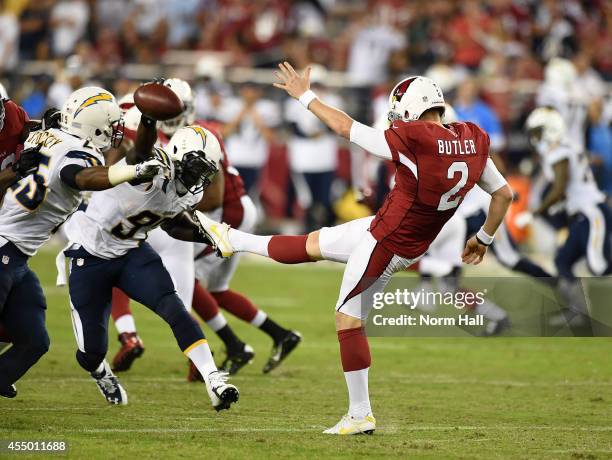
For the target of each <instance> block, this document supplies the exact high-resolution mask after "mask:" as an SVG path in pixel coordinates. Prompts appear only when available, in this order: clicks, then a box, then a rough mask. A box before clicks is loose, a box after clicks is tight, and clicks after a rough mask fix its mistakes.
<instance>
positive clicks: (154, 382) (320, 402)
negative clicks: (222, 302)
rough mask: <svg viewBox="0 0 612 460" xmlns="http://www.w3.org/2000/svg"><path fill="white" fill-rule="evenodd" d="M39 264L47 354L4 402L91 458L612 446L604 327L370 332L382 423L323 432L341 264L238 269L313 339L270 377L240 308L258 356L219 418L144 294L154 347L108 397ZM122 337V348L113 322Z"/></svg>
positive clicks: (547, 452) (433, 454)
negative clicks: (367, 429) (365, 430)
mask: <svg viewBox="0 0 612 460" xmlns="http://www.w3.org/2000/svg"><path fill="white" fill-rule="evenodd" d="M32 266H33V268H34V269H35V270H36V272H37V273H39V274H40V275H41V280H42V282H43V284H44V287H45V291H46V293H47V299H48V303H49V309H48V319H47V323H48V327H49V331H50V335H51V341H52V344H51V350H50V352H49V353H48V354H47V355H46V356H45V357H44V358H43V359H42V360H41V362H40V363H39V364H38V365H37V366H36V367H35V368H34V369H32V370H31V371H30V372H29V373H28V374H27V376H26V377H24V378H23V379H22V381H20V382H19V383H18V389H19V392H20V394H19V397H18V398H17V399H15V400H4V399H3V400H1V401H0V438H1V439H12V440H26V439H57V440H65V441H68V442H69V446H70V447H69V452H68V454H69V456H71V457H74V458H89V459H97V458H108V459H110V458H220V459H230V458H231V459H240V458H268V459H269V458H272V457H275V458H312V459H314V458H365V457H370V456H371V457H373V458H383V457H386V458H392V457H399V458H406V457H410V458H466V459H467V458H470V459H471V458H482V459H491V458H512V459H516V458H523V459H532V458H572V459H595V458H598V459H599V458H612V412H611V410H610V409H611V402H612V353H611V350H612V341H610V340H609V339H602V338H599V339H579V338H554V339H553V338H546V339H526V338H520V339H519V338H514V339H513V338H498V339H478V338H463V339H459V338H444V339H442V338H421V339H406V338H377V339H372V340H371V346H372V356H373V363H374V365H373V367H372V369H371V371H370V377H371V379H370V389H371V396H372V403H373V408H374V411H375V415H376V417H377V421H378V430H377V432H376V434H375V435H374V436H360V437H352V438H341V439H339V438H336V437H327V436H324V435H322V434H321V430H323V429H324V428H327V427H328V426H331V425H333V424H334V423H336V421H337V420H338V419H339V417H340V416H341V415H342V414H343V413H344V411H345V410H346V407H347V402H346V394H345V386H344V379H343V376H342V372H341V370H340V367H339V359H338V345H337V340H336V335H335V332H334V326H333V316H332V305H333V304H334V302H335V297H336V294H337V289H338V285H339V281H340V277H341V272H340V271H339V268H338V269H335V268H334V267H330V266H322V267H321V268H320V269H315V268H314V266H304V267H297V266H295V267H287V266H281V265H270V264H253V263H252V262H249V263H244V264H243V265H242V266H241V267H240V269H239V271H238V273H237V275H236V277H235V280H234V282H233V287H234V288H236V289H238V290H240V291H242V292H244V293H246V294H248V295H249V296H251V297H252V299H253V300H254V301H256V303H257V304H258V305H259V306H260V307H262V308H263V309H265V310H266V311H267V312H268V313H269V314H270V316H271V317H273V318H274V319H276V320H277V321H278V322H280V323H282V324H284V325H287V326H290V327H292V328H295V329H298V330H299V331H301V332H302V334H303V336H304V342H303V344H302V345H301V347H300V348H299V349H298V350H297V351H296V352H295V354H294V355H293V356H291V357H290V358H289V359H288V360H287V361H286V362H285V363H284V365H283V366H281V367H280V368H278V369H277V370H276V371H275V372H274V374H273V375H267V376H264V375H263V374H262V373H261V368H262V366H263V364H264V362H265V359H267V356H268V353H269V348H270V345H271V344H270V341H269V340H268V338H267V337H266V336H265V335H263V334H262V333H260V332H259V331H258V330H255V329H253V328H251V327H249V326H247V325H245V324H243V323H240V322H239V321H237V320H235V319H230V321H231V323H232V325H235V329H236V330H237V332H239V334H240V335H241V336H242V337H243V338H244V339H246V340H247V341H248V342H249V343H250V344H251V345H253V346H254V347H255V350H256V352H257V353H258V355H257V356H256V358H255V360H254V362H253V364H252V365H251V366H248V367H247V368H245V369H244V370H243V371H242V372H241V373H240V374H239V375H238V376H236V378H234V380H233V381H234V383H235V384H236V385H238V386H239V388H240V391H241V399H240V402H239V404H238V405H236V406H234V408H233V409H232V410H230V411H226V412H224V413H221V414H216V413H215V412H214V411H213V410H212V409H211V407H210V403H209V400H208V397H207V395H206V393H205V389H204V388H203V387H202V386H201V385H200V384H190V383H187V382H186V380H185V374H186V361H185V358H184V357H183V356H182V354H181V352H180V350H179V349H178V347H177V346H176V343H175V341H174V339H173V337H172V334H171V332H170V329H169V328H167V327H166V326H165V324H163V322H162V321H161V320H160V319H158V318H157V317H155V316H154V315H153V314H151V313H150V312H149V311H148V310H146V309H145V308H143V307H140V306H138V307H136V308H135V315H136V320H137V324H138V326H139V330H140V335H141V337H142V338H143V340H144V341H145V345H146V353H145V354H144V356H143V357H142V358H141V359H140V360H138V361H136V363H135V365H134V368H133V369H132V370H131V371H130V372H129V373H127V374H125V375H121V376H120V378H121V380H122V382H123V384H124V386H125V388H126V390H127V391H128V393H129V396H130V405H129V406H126V407H109V406H108V405H107V404H106V403H105V402H104V401H103V399H102V397H101V396H100V394H99V393H98V390H97V388H96V387H95V384H94V383H93V381H91V379H90V378H89V376H88V375H86V373H85V372H83V371H82V369H81V368H80V367H79V366H78V365H77V363H76V361H75V359H74V351H75V348H76V346H75V342H74V338H73V335H72V328H71V325H70V317H69V310H68V300H67V295H66V292H65V290H64V289H60V288H56V287H54V285H53V283H54V280H55V268H54V264H53V255H52V254H50V253H43V254H41V255H39V256H37V257H36V258H35V259H33V261H32ZM205 332H206V333H207V334H208V336H209V337H210V338H211V342H212V346H213V349H215V351H216V352H217V356H218V357H221V355H222V352H221V347H220V344H219V342H218V341H217V340H216V339H215V338H214V337H212V334H211V333H209V331H205ZM111 336H112V337H111V344H112V347H111V352H110V353H114V352H115V351H116V349H117V344H118V342H117V341H116V335H115V332H114V329H112V333H111ZM0 456H2V454H0ZM5 457H6V458H8V457H15V455H10V456H9V455H8V454H5ZM17 457H18V458H24V457H25V456H24V455H21V454H20V455H17ZM34 457H35V458H40V457H41V456H40V455H35V456H34Z"/></svg>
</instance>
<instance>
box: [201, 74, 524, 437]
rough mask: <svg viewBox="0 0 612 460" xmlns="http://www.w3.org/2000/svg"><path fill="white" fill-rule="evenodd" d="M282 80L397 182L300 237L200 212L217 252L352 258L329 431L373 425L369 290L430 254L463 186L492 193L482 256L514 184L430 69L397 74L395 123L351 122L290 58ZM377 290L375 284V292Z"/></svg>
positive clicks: (292, 259) (477, 243)
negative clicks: (337, 220)
mask: <svg viewBox="0 0 612 460" xmlns="http://www.w3.org/2000/svg"><path fill="white" fill-rule="evenodd" d="M279 69H280V72H277V77H278V78H279V80H280V83H275V86H276V87H277V88H280V89H283V90H285V91H286V92H287V93H288V94H289V95H290V96H292V97H294V98H296V99H298V100H299V101H300V102H301V103H302V105H304V107H306V108H307V109H308V110H310V111H311V112H312V113H314V114H315V115H316V116H317V117H318V118H319V119H321V121H323V122H324V123H325V124H326V125H327V126H328V127H329V128H330V129H332V130H333V131H334V132H336V133H337V134H339V135H341V136H342V137H345V138H347V139H350V141H351V142H353V143H355V144H357V145H359V146H360V147H362V148H364V149H365V150H367V151H369V152H371V153H372V154H374V155H376V156H379V157H381V158H384V159H387V160H392V161H393V162H394V163H395V165H396V168H397V171H396V181H395V185H394V187H393V190H392V191H391V192H390V193H389V195H388V196H387V199H386V200H385V202H384V203H383V205H382V207H381V208H380V210H379V211H378V213H377V214H376V216H375V217H374V218H373V219H372V218H369V217H366V218H363V219H358V220H356V221H352V222H348V223H346V224H343V225H339V226H337V227H331V228H324V229H321V230H320V231H316V232H312V233H311V234H309V235H301V236H272V237H271V236H257V235H251V234H247V233H245V232H241V231H239V230H236V229H231V228H230V227H229V226H228V225H226V224H219V223H218V222H215V221H212V220H211V219H209V218H207V217H206V216H204V215H203V214H201V213H197V216H198V218H199V219H200V222H201V223H202V225H203V227H204V229H205V230H206V232H207V233H208V235H209V238H210V239H212V240H213V241H214V242H215V244H216V246H217V253H218V254H219V255H221V256H229V255H231V254H233V253H235V252H241V251H246V252H252V253H256V254H261V255H263V256H267V257H270V258H272V259H274V260H277V261H280V262H284V263H300V262H307V261H315V260H320V259H329V260H336V261H342V262H346V268H345V271H344V277H343V279H342V285H341V288H340V295H339V298H338V302H337V304H336V329H337V332H338V340H339V343H340V356H341V361H342V367H343V370H344V375H345V379H346V384H347V387H348V393H349V401H350V403H349V410H348V414H346V415H345V416H344V417H342V419H341V420H340V422H338V423H337V424H336V425H335V426H333V427H332V428H330V429H328V430H326V431H325V433H328V434H339V435H345V434H359V433H372V432H373V431H374V430H375V428H376V421H375V419H374V417H373V415H372V409H371V407H370V399H369V393H368V371H369V368H370V363H371V358H370V350H369V345H368V341H367V338H366V336H365V334H364V331H363V325H364V320H365V319H366V318H367V316H368V314H369V311H370V308H371V305H369V303H368V302H367V301H366V302H363V304H362V294H363V293H364V292H365V291H366V289H370V290H371V289H376V290H381V289H383V288H384V286H385V284H386V283H387V282H388V280H389V279H390V278H391V276H392V275H393V273H395V272H397V271H401V270H404V269H405V268H406V267H408V266H410V265H412V264H413V263H414V262H416V261H417V260H419V258H420V257H421V256H422V255H423V254H424V253H425V251H426V250H427V248H428V247H429V245H430V244H431V242H432V241H433V240H434V239H435V238H436V236H437V234H438V233H439V232H440V230H441V229H442V227H443V226H444V224H445V223H446V222H447V221H448V220H449V219H450V218H451V217H452V216H453V214H454V213H455V210H456V208H457V206H458V205H459V203H460V202H461V200H462V199H463V197H464V196H465V194H466V193H467V192H468V191H469V190H470V189H471V188H472V187H473V186H474V185H475V184H476V183H478V185H479V186H480V187H481V188H483V189H484V190H485V191H487V192H488V193H490V194H491V204H490V207H489V213H488V216H487V219H486V221H485V223H484V225H483V226H482V228H481V229H480V230H479V231H478V233H477V234H476V235H474V236H473V237H472V238H470V239H469V240H468V242H467V243H466V246H465V250H464V252H463V262H464V263H474V264H478V263H480V262H481V261H482V259H483V257H484V255H485V253H486V251H487V246H488V245H489V244H491V242H492V241H493V237H494V235H495V232H496V231H497V228H498V227H499V225H500V224H501V222H502V220H503V218H504V216H505V214H506V211H507V209H508V207H509V206H510V203H511V201H512V191H511V189H510V187H509V186H508V184H507V182H506V180H505V179H504V178H503V176H502V175H501V174H500V173H499V171H497V168H496V167H495V165H494V164H493V162H492V161H491V160H490V158H489V137H488V135H487V134H486V133H485V132H484V131H483V130H482V129H481V128H479V127H478V126H477V125H475V124H473V123H469V122H468V123H451V124H448V125H444V124H442V121H441V117H442V115H443V113H444V97H443V95H442V91H441V90H440V87H439V86H438V85H437V84H436V83H435V82H434V81H433V80H430V79H428V78H424V77H411V78H407V79H405V80H403V81H401V82H400V83H399V84H398V85H397V86H396V87H395V88H394V89H393V91H392V92H391V95H390V98H389V103H390V112H389V119H390V121H391V122H392V123H391V126H390V127H389V129H387V130H385V131H383V130H377V129H375V128H370V127H368V126H365V125H363V124H361V123H359V122H356V121H354V120H353V119H352V118H350V117H349V116H348V115H347V114H346V113H344V112H342V111H339V110H337V109H335V108H334V107H331V106H329V105H327V104H325V103H324V102H322V101H321V100H319V99H318V98H317V97H316V95H315V94H314V93H313V92H312V91H311V90H310V82H309V74H310V71H309V70H306V72H305V74H304V75H303V76H300V75H298V73H297V72H296V71H295V70H294V69H293V67H291V65H290V64H289V63H287V62H285V63H283V64H281V65H279ZM370 292H371V291H370Z"/></svg>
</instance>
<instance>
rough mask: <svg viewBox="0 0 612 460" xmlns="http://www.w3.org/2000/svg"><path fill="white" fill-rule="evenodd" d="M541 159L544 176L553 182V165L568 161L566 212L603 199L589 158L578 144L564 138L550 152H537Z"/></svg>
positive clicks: (578, 209) (576, 210) (574, 211)
mask: <svg viewBox="0 0 612 460" xmlns="http://www.w3.org/2000/svg"><path fill="white" fill-rule="evenodd" d="M538 153H539V154H540V158H541V160H542V172H543V173H544V177H545V178H546V179H547V180H548V181H550V182H553V181H554V179H555V177H554V171H553V166H554V165H555V163H558V162H559V161H562V160H568V162H569V165H568V166H569V171H568V172H569V178H568V184H567V188H566V190H565V200H566V207H567V212H568V214H570V215H572V214H576V213H577V212H579V211H580V210H581V208H583V207H585V206H591V205H596V204H599V203H601V202H603V201H604V200H605V195H604V194H603V193H602V192H601V191H600V190H599V188H598V187H597V183H596V182H595V178H594V177H593V172H592V171H591V167H590V165H589V160H588V158H587V156H586V154H585V153H584V150H582V149H581V148H580V147H579V146H578V145H576V144H573V143H571V142H570V141H568V140H564V141H563V142H561V144H559V145H558V146H557V147H556V148H554V149H553V150H552V151H550V152H544V153H542V152H538Z"/></svg>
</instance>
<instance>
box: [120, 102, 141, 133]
mask: <svg viewBox="0 0 612 460" xmlns="http://www.w3.org/2000/svg"><path fill="white" fill-rule="evenodd" d="M141 117H142V113H140V110H138V107H136V106H134V107H132V108H130V109H128V110H127V111H126V112H125V113H124V114H123V120H124V123H125V129H129V130H130V131H134V132H136V131H138V125H139V124H140V118H141Z"/></svg>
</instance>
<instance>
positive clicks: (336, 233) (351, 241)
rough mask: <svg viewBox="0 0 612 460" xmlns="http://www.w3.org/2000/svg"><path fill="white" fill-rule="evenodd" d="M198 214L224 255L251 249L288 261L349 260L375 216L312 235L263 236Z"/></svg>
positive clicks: (251, 251)
mask: <svg viewBox="0 0 612 460" xmlns="http://www.w3.org/2000/svg"><path fill="white" fill-rule="evenodd" d="M196 214H197V216H198V219H199V220H200V223H201V224H202V227H203V228H204V230H205V231H206V233H207V234H208V236H209V237H210V239H211V240H212V241H214V242H215V244H216V246H217V252H218V253H220V254H221V256H222V257H229V256H231V255H232V254H234V253H236V252H250V253H253V254H258V255H261V256H264V257H268V258H270V259H273V260H275V261H277V262H280V263H284V264H298V263H305V262H315V261H317V260H333V261H336V262H343V263H345V262H346V261H347V260H348V257H349V255H350V254H351V250H352V249H353V248H354V247H355V245H356V244H357V243H358V241H359V238H360V237H361V235H363V232H364V231H365V230H367V229H368V228H369V226H370V223H371V221H372V218H373V217H372V216H370V217H364V218H362V219H356V220H353V221H350V222H347V223H345V224H342V225H338V226H335V227H324V228H322V229H321V230H317V231H315V232H312V233H309V234H308V235H296V236H288V235H275V236H269V235H268V236H261V235H253V234H251V233H246V232H243V231H240V230H236V229H233V228H230V227H229V226H228V225H227V224H220V223H218V222H215V221H213V220H212V219H210V218H208V217H206V216H205V215H204V214H202V213H200V212H196Z"/></svg>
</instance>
